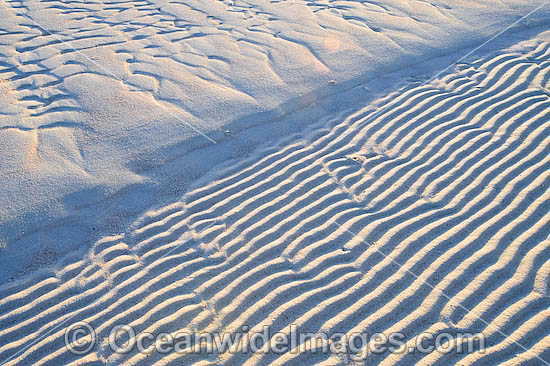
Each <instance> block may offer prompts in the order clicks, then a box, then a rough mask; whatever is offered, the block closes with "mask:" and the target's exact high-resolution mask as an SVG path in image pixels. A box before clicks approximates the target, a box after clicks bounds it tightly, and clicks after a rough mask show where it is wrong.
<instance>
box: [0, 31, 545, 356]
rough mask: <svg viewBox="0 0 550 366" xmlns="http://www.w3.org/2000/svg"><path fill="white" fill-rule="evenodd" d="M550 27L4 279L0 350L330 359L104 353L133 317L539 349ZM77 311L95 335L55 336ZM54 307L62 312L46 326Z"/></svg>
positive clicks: (165, 326)
mask: <svg viewBox="0 0 550 366" xmlns="http://www.w3.org/2000/svg"><path fill="white" fill-rule="evenodd" d="M549 56H550V43H549V42H548V37H547V36H544V35H541V36H540V37H538V38H536V39H534V40H531V41H530V42H526V43H525V44H523V45H521V47H520V46H518V47H515V48H514V47H512V48H510V49H507V50H503V51H500V52H498V53H495V54H492V55H488V56H486V57H485V58H481V59H478V60H474V61H472V60H469V61H464V63H461V64H459V65H457V67H456V70H454V71H453V72H450V73H448V74H445V75H443V76H441V77H440V78H438V79H437V80H435V81H432V82H429V83H427V84H423V83H420V82H412V83H410V84H409V85H408V86H406V87H404V88H403V89H400V90H397V91H395V92H393V93H390V94H389V95H387V96H386V97H383V98H381V99H380V100H378V101H377V102H375V103H370V104H369V105H366V106H365V107H364V108H363V109H362V110H359V111H357V112H355V113H352V114H348V115H346V116H339V117H338V118H334V119H331V120H330V121H328V122H327V121H323V122H322V123H319V124H318V125H316V126H312V127H311V128H310V129H309V130H308V131H307V132H305V133H303V134H299V135H294V136H292V137H289V138H287V139H285V140H284V141H279V142H278V143H276V144H273V145H272V146H270V147H266V148H265V149H263V150H261V151H255V152H254V154H252V155H251V156H250V157H249V158H248V159H246V160H243V159H238V160H235V161H233V162H231V163H227V164H225V166H224V169H222V170H217V173H216V174H215V175H213V174H212V175H209V176H207V177H204V178H203V179H201V180H200V181H199V182H197V183H196V184H195V186H194V188H193V189H191V190H190V191H189V192H188V193H187V194H186V195H185V196H184V198H183V199H182V200H181V201H179V202H176V203H174V204H172V205H169V206H167V207H164V208H161V209H157V210H152V211H149V212H147V213H145V214H144V215H143V216H142V218H141V219H139V220H138V221H136V222H135V223H134V224H133V225H132V226H131V227H129V228H128V230H127V231H126V232H125V233H122V234H120V235H119V236H113V237H106V238H104V239H102V240H100V241H98V242H97V243H96V244H95V246H94V248H93V250H91V252H90V253H89V255H88V256H87V257H86V258H84V259H82V260H80V261H76V262H72V261H70V260H67V261H66V263H62V264H60V266H59V267H58V268H60V269H59V270H57V271H54V272H51V273H42V274H40V275H35V276H34V277H30V278H27V279H21V280H19V281H16V282H14V283H13V284H11V285H8V287H4V289H3V294H5V295H4V296H3V297H2V299H1V300H0V309H1V315H0V360H4V359H8V358H10V357H12V355H16V356H15V357H13V358H11V359H10V360H9V361H8V362H7V363H5V365H34V366H42V365H61V364H63V365H107V364H108V365H218V364H219V365H346V364H350V363H349V360H346V359H345V358H340V357H338V356H334V355H333V356H330V355H325V354H315V355H312V354H307V353H306V354H290V353H287V354H284V355H276V354H265V355H264V354H256V355H252V354H241V353H239V354H228V353H226V354H221V355H211V356H208V355H204V354H202V355H197V354H193V355H177V354H168V355H161V354H158V353H153V354H151V355H143V354H138V353H132V354H130V355H127V356H123V355H118V354H114V353H113V352H112V351H111V350H110V349H109V348H108V347H107V345H106V344H105V342H104V338H105V337H107V334H108V332H109V330H110V329H111V328H112V327H113V326H114V325H116V324H129V325H131V326H133V327H134V328H135V329H136V330H138V331H144V330H147V331H151V332H156V333H159V332H165V331H168V332H176V331H178V330H182V329H192V330H196V331H211V332H216V331H218V332H235V331H238V330H239V329H241V327H242V326H243V325H248V326H250V328H251V329H258V330H260V329H261V328H262V327H263V326H264V325H269V326H271V330H272V331H273V332H277V331H283V332H287V331H288V329H289V326H290V324H298V325H299V327H300V329H302V330H305V331H324V332H327V333H330V332H353V331H360V332H367V333H374V332H387V333H390V332H402V333H404V334H405V335H406V337H407V341H410V342H412V340H413V339H414V337H415V336H417V335H418V334H420V333H422V332H426V331H429V332H432V333H440V332H451V333H452V332H460V331H462V332H471V333H477V332H482V333H483V334H484V335H485V336H486V337H487V346H488V347H487V349H486V350H485V352H473V353H470V354H447V355H444V354H441V353H437V352H433V353H431V354H428V355H425V354H420V353H414V354H404V355H396V354H394V355H392V354H382V355H370V356H369V358H368V359H367V361H366V364H367V365H378V364H380V365H384V366H394V365H413V364H415V365H425V366H430V365H453V364H457V365H464V366H470V365H484V366H485V365H507V366H512V365H522V366H525V365H544V364H546V363H548V362H550V336H549V335H548V329H549V327H550V310H549V305H550V297H549V291H550V265H549V263H550V262H549V260H550V245H549V244H550V241H549V240H550V238H549V236H550V220H549V217H550V194H549V193H550V189H549V188H550V169H549V168H550V118H549V117H550V110H549V106H550V61H549V58H548V57H549ZM80 320H82V321H86V322H88V323H89V324H91V325H92V326H93V327H94V328H95V329H96V331H97V333H98V338H99V339H100V344H99V345H98V346H97V348H96V349H95V350H94V351H93V352H91V353H90V354H88V355H86V356H82V357H79V356H75V355H72V354H70V353H69V352H68V351H67V349H66V348H65V346H64V343H63V336H64V330H65V328H66V326H67V325H68V324H69V323H72V322H75V321H80ZM60 324H61V326H59V325H60Z"/></svg>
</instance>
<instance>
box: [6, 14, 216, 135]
mask: <svg viewBox="0 0 550 366" xmlns="http://www.w3.org/2000/svg"><path fill="white" fill-rule="evenodd" d="M16 15H20V16H22V17H23V18H25V19H27V20H28V21H30V22H32V23H33V24H34V25H36V26H37V27H39V28H40V30H41V31H42V32H44V33H47V34H49V35H50V36H52V37H54V38H56V39H57V40H58V41H59V42H61V44H65V45H67V46H69V48H70V49H72V50H73V51H75V52H76V53H77V54H79V55H82V56H83V57H84V58H85V59H87V60H88V61H90V62H91V63H92V64H94V65H95V66H97V67H99V68H100V69H101V70H103V71H105V72H106V73H107V74H109V75H111V76H112V77H113V78H114V79H115V80H117V81H121V82H123V80H122V79H121V78H119V77H118V76H116V75H115V74H113V73H112V72H111V71H109V70H108V69H106V68H105V67H103V66H102V65H100V64H98V63H97V62H95V61H94V60H93V59H91V58H90V57H88V56H87V55H86V54H85V53H84V52H82V51H79V50H77V49H76V48H74V47H73V46H71V45H70V44H69V42H70V41H71V40H64V39H63V38H61V37H60V36H58V35H57V34H56V33H52V32H50V31H49V30H47V29H46V28H44V26H42V25H41V24H40V23H38V22H37V21H36V20H34V19H32V18H31V17H29V16H28V15H26V14H23V13H16ZM159 106H160V107H161V108H162V109H163V110H165V111H166V112H167V113H168V114H169V115H171V116H172V117H174V118H176V119H177V120H178V121H180V122H183V123H184V124H185V125H186V126H187V127H189V128H190V129H192V130H193V131H195V132H196V133H198V134H199V135H201V136H202V137H204V138H205V139H207V140H208V141H210V142H211V143H212V144H214V145H216V144H217V142H216V141H215V140H214V139H212V138H211V137H209V136H208V135H206V134H205V133H204V132H202V131H201V130H199V129H198V128H197V127H195V126H194V125H192V124H191V123H189V122H187V121H186V120H184V119H183V118H181V117H180V116H178V115H177V114H176V113H174V112H172V111H171V110H169V109H167V108H166V107H165V106H164V105H162V104H160V103H159Z"/></svg>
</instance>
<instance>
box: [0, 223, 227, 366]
mask: <svg viewBox="0 0 550 366" xmlns="http://www.w3.org/2000/svg"><path fill="white" fill-rule="evenodd" d="M217 222H219V220H213V221H212V222H211V223H210V224H208V225H207V226H206V227H205V228H204V229H202V230H201V231H199V232H198V233H197V234H199V235H200V234H201V233H203V232H204V231H206V230H208V229H210V228H211V227H212V226H213V225H214V224H215V223H217ZM187 242H188V241H187V240H186V241H183V242H181V243H180V244H178V245H176V246H175V247H174V248H172V249H171V250H169V251H168V252H166V253H164V254H163V255H162V256H161V257H160V258H158V259H157V260H156V261H159V260H161V259H162V258H165V257H166V256H168V255H169V254H171V253H173V252H174V251H175V250H177V249H178V248H179V247H181V246H182V245H183V244H185V243H187ZM156 261H155V262H156ZM77 315H78V314H74V315H72V316H70V317H68V318H67V319H65V320H63V321H62V322H61V323H59V324H57V325H56V326H55V327H53V328H52V329H50V330H49V331H48V332H46V333H45V334H43V335H42V336H40V337H38V338H36V340H34V341H33V342H32V343H31V344H29V345H27V346H25V347H23V348H22V349H20V350H19V351H17V352H16V353H14V354H13V355H11V356H10V357H8V358H7V359H5V360H4V361H2V362H0V366H4V365H5V364H6V363H8V362H9V361H11V360H13V359H14V358H15V357H17V356H19V355H21V354H22V353H23V352H25V351H27V350H28V349H29V348H31V347H32V346H34V345H35V344H37V343H38V342H40V341H42V340H44V339H45V338H46V337H47V336H49V335H50V334H51V333H52V332H54V331H55V330H57V329H59V328H60V327H61V326H63V325H65V324H66V323H67V322H68V321H69V320H72V319H74V318H75V317H76V316H77Z"/></svg>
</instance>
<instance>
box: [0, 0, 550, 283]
mask: <svg viewBox="0 0 550 366" xmlns="http://www.w3.org/2000/svg"><path fill="white" fill-rule="evenodd" d="M540 5H541V2H540V1H538V0H529V1H525V0H500V1H499V3H498V4H496V2H495V3H494V4H493V2H487V1H485V2H482V3H480V2H479V1H478V0H461V1H454V0H429V1H426V0H422V1H416V0H415V1H412V0H369V1H364V0H360V1H357V0H355V1H352V0H348V1H327V0H315V1H310V0H292V1H290V0H285V1H276V0H273V1H266V0H224V1H219V0H107V1H103V0H97V1H95V0H94V1H91V0H90V1H88V0H43V1H42V0H0V18H1V19H2V21H1V22H0V96H1V98H0V155H1V156H2V160H1V163H0V186H1V187H2V189H1V190H0V253H1V255H2V256H5V257H7V258H10V260H9V261H7V262H8V263H5V264H4V265H3V266H0V277H3V278H4V277H5V278H7V279H11V278H18V277H20V276H22V275H24V274H26V273H29V272H32V271H34V270H36V269H37V268H38V269H39V268H41V266H42V265H44V264H46V265H48V264H50V265H51V264H53V263H55V262H56V261H57V260H58V259H59V258H60V257H61V256H63V255H64V254H65V253H67V252H75V251H84V252H86V251H88V250H89V249H90V248H91V246H92V245H93V243H94V242H96V241H97V240H98V239H100V238H101V237H103V236H108V235H116V234H117V233H119V232H121V231H124V230H125V228H126V227H127V226H128V225H130V224H131V223H132V222H133V221H134V220H135V219H136V218H137V217H139V216H140V215H141V214H142V213H143V212H145V211H146V210H148V209H149V208H150V207H152V206H157V207H158V206H159V205H164V204H168V203H170V202H173V201H175V200H177V199H179V198H181V196H182V195H183V194H184V193H185V192H188V191H189V187H190V186H191V185H192V184H193V183H194V182H195V181H196V179H197V178H198V177H201V176H203V175H204V174H207V173H208V171H209V170H210V168H211V167H213V166H215V165H217V164H220V163H222V162H225V161H227V160H228V159H232V158H235V157H243V156H246V155H247V154H253V153H254V150H255V149H256V148H258V147H261V146H263V145H264V144H265V141H266V140H272V141H274V140H280V139H282V138H286V137H288V136H290V135H292V134H295V133H303V130H304V128H306V127H307V126H310V125H311V124H312V123H315V122H316V121H318V120H319V119H321V118H326V117H327V116H329V117H333V116H334V115H335V114H336V113H340V112H343V111H345V110H348V109H350V108H353V109H354V110H356V109H357V108H360V106H361V105H364V104H367V103H369V102H371V101H372V100H373V99H375V98H377V97H378V96H380V94H379V93H380V92H382V91H384V92H387V91H388V90H389V91H392V90H395V89H396V88H397V86H396V85H394V84H395V83H393V82H390V81H389V80H388V79H387V76H388V73H390V74H391V73H398V72H403V73H404V76H405V77H408V76H411V75H415V76H417V77H419V78H422V79H424V78H425V77H426V76H428V75H429V76H431V75H433V74H434V72H435V71H436V70H437V71H438V70H441V68H442V67H444V66H446V65H443V66H441V67H439V68H438V67H434V66H433V65H432V64H431V63H430V62H431V61H433V60H434V59H437V58H440V57H451V56H452V55H455V54H456V53H457V52H461V51H463V50H467V49H469V48H471V47H476V46H478V45H479V44H481V43H483V42H484V41H486V40H487V39H488V38H489V37H491V36H493V35H494V34H495V33H497V32H499V31H501V30H502V29H504V28H505V27H508V26H509V25H510V24H514V23H515V26H514V29H512V30H510V31H509V32H508V33H507V34H506V35H505V36H504V37H502V38H505V39H507V38H510V37H512V36H513V35H514V34H517V32H518V31H519V30H522V31H523V30H525V29H529V28H534V27H536V26H542V27H546V28H543V29H548V28H547V22H548V19H549V18H550V7H540ZM537 7H539V9H538V10H537V11H536V12H535V13H533V14H531V15H530V16H529V17H527V18H526V19H523V20H521V21H520V22H517V21H518V19H520V18H521V16H523V15H525V14H528V13H529V12H531V11H533V10H534V9H535V8H537ZM491 45H494V43H493V42H491ZM465 52H466V51H465ZM465 52H464V53H465ZM452 57H453V60H448V61H447V64H448V63H450V62H451V61H454V60H456V59H457V58H459V57H460V56H458V55H457V57H455V56H452ZM413 66H414V67H413ZM429 76H428V77H429ZM375 79H379V80H375ZM404 79H405V78H402V79H400V81H403V80H404ZM332 80H334V81H335V83H329V81H332ZM365 84H366V85H368V90H366V89H364V88H363V86H364V85H365ZM350 94H351V95H350ZM357 101H359V104H357ZM226 131H229V133H226ZM251 131H254V132H251ZM214 142H216V144H215V145H214ZM208 148H210V150H208V151H207V152H203V150H207V149H208ZM197 161H199V162H200V163H197ZM170 164H172V166H170ZM14 197H16V198H14ZM159 197H162V202H159ZM38 262H39V263H38ZM37 263H38V265H37Z"/></svg>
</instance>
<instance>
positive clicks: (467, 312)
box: [334, 221, 550, 366]
mask: <svg viewBox="0 0 550 366" xmlns="http://www.w3.org/2000/svg"><path fill="white" fill-rule="evenodd" d="M334 223H335V224H336V225H338V226H339V227H340V228H341V229H343V230H344V231H345V232H346V233H348V234H349V235H351V236H352V237H353V238H356V239H359V240H360V241H361V242H362V243H364V244H366V245H367V246H368V247H369V248H373V249H374V250H375V251H376V252H377V253H379V254H381V255H382V256H383V257H384V258H387V259H389V260H390V261H391V262H392V263H394V264H396V265H397V266H398V267H399V269H402V270H404V271H405V272H407V273H408V274H410V275H412V276H413V277H414V278H416V279H417V280H420V281H422V283H424V284H425V285H427V286H428V287H430V288H431V289H432V290H434V291H436V292H438V293H439V294H441V295H443V297H445V298H446V299H447V300H449V301H452V298H451V297H450V296H449V295H447V294H446V293H445V292H444V291H442V290H439V289H437V288H435V286H434V285H432V284H431V283H429V282H428V281H425V280H422V279H420V276H419V275H417V274H416V273H414V272H413V271H411V270H410V269H407V268H405V266H404V265H403V264H401V263H399V262H398V261H396V260H395V259H393V258H392V257H391V256H390V255H388V254H386V253H384V252H382V251H381V250H380V249H378V248H376V247H374V246H373V245H372V244H369V243H367V242H366V241H364V240H363V239H362V238H360V237H359V236H358V235H357V234H356V233H354V232H353V231H351V230H349V229H347V228H346V227H344V226H343V225H341V224H340V223H339V222H338V221H335V222H334ZM457 306H458V307H459V308H461V309H462V310H465V311H466V314H470V313H471V314H474V315H476V316H477V318H478V319H479V320H481V322H482V323H483V324H485V325H486V326H487V327H490V328H493V329H494V330H495V331H496V332H497V333H498V334H500V335H501V336H504V337H505V338H510V335H508V334H506V333H504V332H502V331H501V330H500V329H499V328H498V327H497V326H496V325H492V324H491V323H489V322H488V321H486V320H485V319H483V318H482V317H481V316H479V314H477V313H475V312H474V311H473V310H471V309H468V308H467V307H465V306H463V305H461V304H457ZM512 343H514V344H515V345H517V346H519V347H520V348H521V349H523V350H524V351H526V352H529V353H533V355H534V356H535V357H536V358H537V359H538V360H540V361H542V362H543V363H544V364H545V365H548V366H550V363H548V362H547V361H545V360H543V359H542V358H540V356H539V355H537V354H536V353H534V351H533V350H530V349H528V348H526V347H525V346H524V345H522V344H521V343H519V342H517V341H514V340H512Z"/></svg>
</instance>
